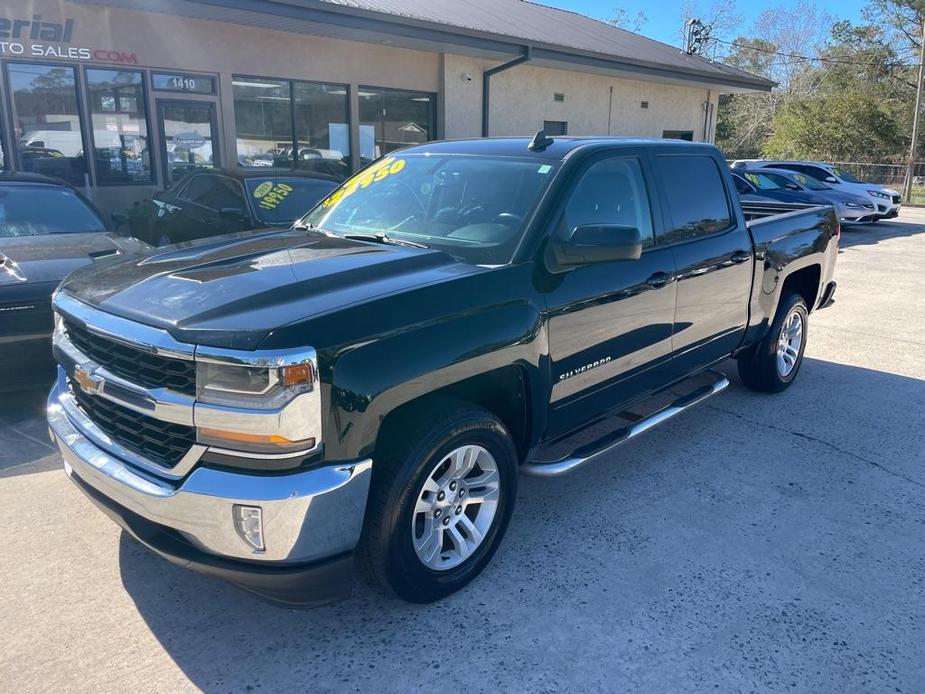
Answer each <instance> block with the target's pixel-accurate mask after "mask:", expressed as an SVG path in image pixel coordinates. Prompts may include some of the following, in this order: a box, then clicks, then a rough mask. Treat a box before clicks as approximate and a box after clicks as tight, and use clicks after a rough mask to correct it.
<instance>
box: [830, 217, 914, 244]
mask: <svg viewBox="0 0 925 694" xmlns="http://www.w3.org/2000/svg"><path fill="white" fill-rule="evenodd" d="M923 232H925V224H917V223H915V222H912V221H906V220H903V221H896V220H881V221H879V222H877V223H876V224H863V225H860V224H859V225H843V226H842V228H841V239H840V240H839V244H838V245H839V248H850V247H852V246H873V245H876V244H878V243H880V242H881V241H885V240H887V239H895V238H907V237H909V236H915V235H916V234H921V233H923Z"/></svg>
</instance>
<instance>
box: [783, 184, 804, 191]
mask: <svg viewBox="0 0 925 694" xmlns="http://www.w3.org/2000/svg"><path fill="white" fill-rule="evenodd" d="M784 188H786V189H787V190H802V188H800V186H798V185H797V184H796V183H788V184H787V185H785V186H784Z"/></svg>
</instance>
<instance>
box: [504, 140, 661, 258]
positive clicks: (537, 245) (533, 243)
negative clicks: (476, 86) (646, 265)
mask: <svg viewBox="0 0 925 694" xmlns="http://www.w3.org/2000/svg"><path fill="white" fill-rule="evenodd" d="M626 158H633V159H636V160H637V161H638V162H639V166H640V168H641V170H642V180H643V184H644V185H645V187H646V196H647V198H648V201H649V214H650V216H651V217H652V235H653V236H654V237H655V242H654V243H653V244H652V245H650V246H645V247H644V248H643V249H642V253H643V255H645V254H646V253H649V252H654V251H657V250H660V249H662V248H664V246H660V245H659V243H658V240H659V236H660V234H661V230H662V229H663V228H664V215H665V210H664V206H663V205H662V200H661V197H660V195H659V192H658V189H657V184H658V178H657V177H656V172H655V169H654V168H653V166H652V161H651V159H650V155H649V151H648V150H647V149H641V148H638V147H607V148H603V149H600V150H597V151H595V152H592V153H590V154H588V155H587V156H585V157H584V158H583V159H582V160H581V161H576V162H575V163H574V164H572V165H570V164H569V161H568V158H566V159H565V160H562V165H561V166H560V167H559V170H558V171H557V172H556V174H555V175H556V178H554V179H553V180H552V181H550V183H549V187H548V188H547V189H546V193H545V194H544V195H543V197H542V198H540V199H539V200H538V201H537V205H536V207H535V208H534V210H533V214H532V216H531V218H530V219H529V220H528V221H527V227H526V231H525V233H524V236H523V239H522V240H521V243H520V245H519V246H518V248H517V249H516V250H515V252H514V256H513V259H512V260H511V264H512V265H513V264H517V263H521V262H526V261H528V260H529V259H530V258H533V259H535V260H537V261H539V262H543V254H544V253H545V248H546V244H547V243H548V242H549V240H550V239H552V238H554V237H555V235H556V234H557V233H558V232H559V230H560V229H562V223H561V222H562V216H563V215H564V214H565V208H566V206H567V205H568V202H569V200H571V198H572V195H573V194H574V192H575V190H576V188H577V187H578V183H579V181H581V179H582V178H583V177H584V175H585V174H586V173H587V172H588V170H589V169H590V168H591V167H592V166H594V165H595V164H597V163H599V162H601V161H604V160H605V159H626ZM563 179H564V180H563ZM546 210H549V214H546ZM543 218H545V219H547V220H548V221H545V222H542V223H541V224H540V225H538V228H531V227H533V224H535V223H536V220H538V219H543Z"/></svg>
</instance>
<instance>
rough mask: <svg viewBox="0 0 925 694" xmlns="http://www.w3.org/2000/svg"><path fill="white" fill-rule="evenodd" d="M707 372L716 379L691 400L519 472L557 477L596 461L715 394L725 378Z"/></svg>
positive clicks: (527, 464) (532, 475) (689, 398)
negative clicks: (585, 448)
mask: <svg viewBox="0 0 925 694" xmlns="http://www.w3.org/2000/svg"><path fill="white" fill-rule="evenodd" d="M708 373H710V374H711V375H713V376H714V377H715V378H716V380H715V381H714V382H713V383H712V384H710V385H709V386H706V387H705V388H706V390H705V391H704V392H703V393H702V394H697V396H696V397H693V398H692V399H691V396H690V395H689V396H686V397H684V398H680V399H679V400H676V401H675V403H673V404H671V405H669V406H668V407H666V408H664V409H662V410H659V411H658V412H656V413H654V414H653V415H651V416H649V417H647V418H645V419H641V420H639V421H638V422H636V423H634V424H632V425H631V426H629V427H627V430H626V434H625V435H624V436H622V437H621V438H620V439H618V440H617V441H614V442H611V443H608V444H606V445H605V446H604V447H603V448H600V449H598V450H596V451H593V452H590V453H587V454H581V455H576V454H574V453H573V454H571V455H568V456H566V457H565V458H562V459H560V460H557V461H554V462H551V463H543V462H533V461H531V462H526V463H524V464H523V465H522V466H521V470H522V471H523V473H524V474H525V475H529V476H530V477H559V476H560V475H564V474H565V473H567V472H571V471H572V470H575V469H576V468H579V467H581V466H582V465H585V464H586V463H590V462H592V461H594V460H597V459H598V458H600V457H601V456H603V455H606V454H607V453H609V452H611V451H612V450H614V449H615V448H617V447H618V446H622V445H623V444H624V443H626V442H627V441H630V440H632V439H634V438H636V437H637V436H639V435H640V434H643V433H645V432H647V431H649V429H653V428H654V427H657V426H658V425H659V424H663V423H664V422H667V421H668V420H669V419H671V418H672V417H675V416H677V415H679V414H681V413H682V412H685V411H686V410H688V409H690V408H691V407H693V406H694V405H696V404H698V403H701V402H703V401H704V400H706V399H707V398H710V397H712V396H714V395H716V394H717V393H719V392H721V391H723V390H725V389H726V388H727V387H728V386H729V380H728V379H727V378H726V377H725V376H724V375H723V374H721V373H719V372H717V371H710V372H708ZM695 393H697V391H695ZM692 395H693V394H692ZM579 450H580V449H579Z"/></svg>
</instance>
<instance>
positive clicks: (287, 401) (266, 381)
mask: <svg viewBox="0 0 925 694" xmlns="http://www.w3.org/2000/svg"><path fill="white" fill-rule="evenodd" d="M316 387H317V384H316V372H315V365H314V363H313V362H312V361H310V360H304V361H301V362H299V363H290V364H286V365H285V366H263V365H261V366H254V365H246V364H233V363H219V362H215V361H205V360H204V361H200V362H198V363H197V365H196V400H197V402H199V403H202V404H204V405H210V406H217V407H212V408H210V409H209V411H208V413H206V412H202V413H201V414H200V415H196V424H197V439H198V441H199V443H201V444H204V445H210V446H216V447H219V448H223V449H228V450H235V451H241V452H250V453H259V454H273V455H271V457H274V456H285V455H287V454H291V455H294V454H295V453H296V452H304V451H307V450H310V449H313V448H315V447H316V445H317V444H318V443H320V435H321V431H320V412H319V411H318V408H317V403H316V402H315V401H317V399H318V394H317V393H315V392H314V391H315V389H316ZM301 396H304V397H301Z"/></svg>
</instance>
